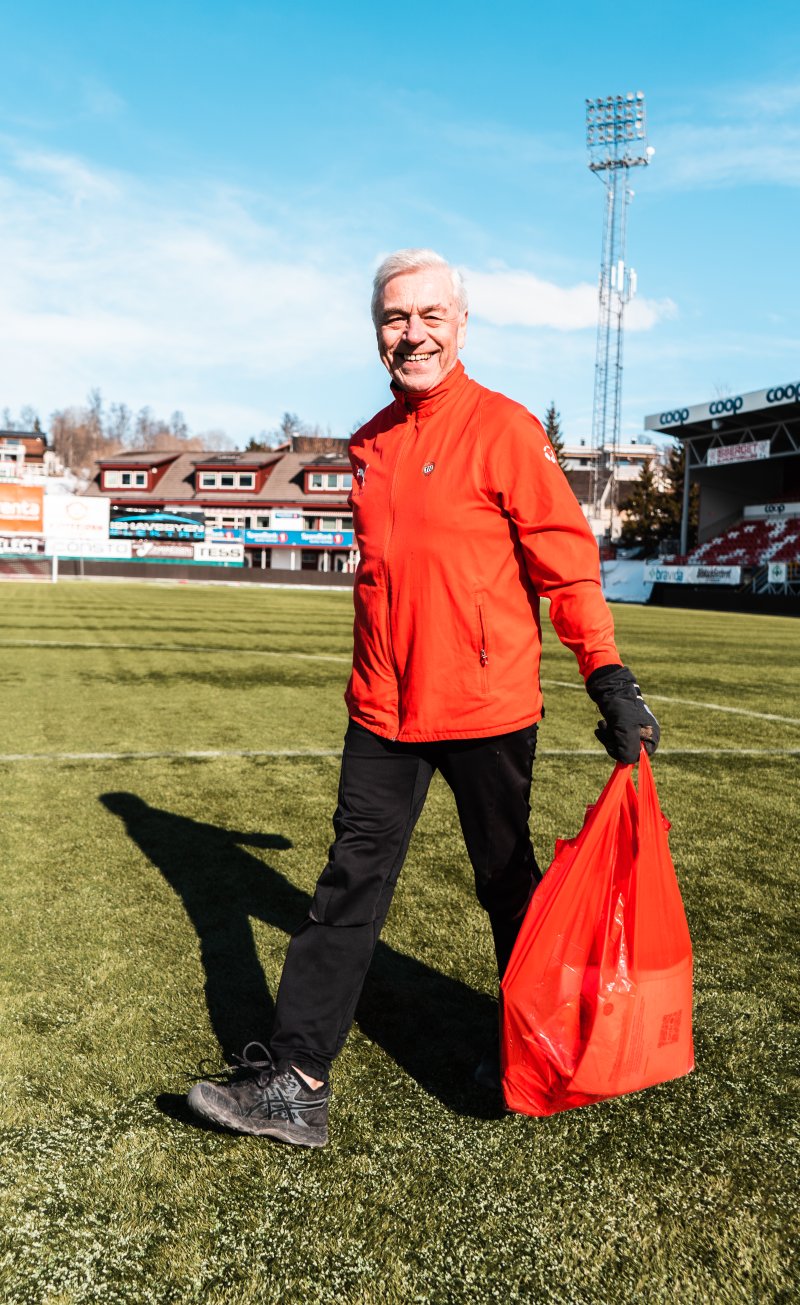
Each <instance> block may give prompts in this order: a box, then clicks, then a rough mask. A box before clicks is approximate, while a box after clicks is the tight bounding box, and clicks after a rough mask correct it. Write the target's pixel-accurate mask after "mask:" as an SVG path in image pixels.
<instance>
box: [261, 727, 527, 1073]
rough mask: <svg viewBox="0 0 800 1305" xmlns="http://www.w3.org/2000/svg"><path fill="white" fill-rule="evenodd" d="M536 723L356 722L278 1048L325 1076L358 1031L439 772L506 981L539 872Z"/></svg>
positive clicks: (283, 1006) (290, 971)
mask: <svg viewBox="0 0 800 1305" xmlns="http://www.w3.org/2000/svg"><path fill="white" fill-rule="evenodd" d="M536 729H537V727H536V725H529V726H527V727H526V728H525V729H521V730H515V731H514V732H513V733H510V734H500V735H497V736H495V737H494V738H485V739H464V740H451V741H448V742H440V743H419V744H416V743H393V742H391V741H389V740H388V739H382V738H379V737H378V736H377V735H376V734H372V733H370V731H369V730H365V729H363V728H362V727H361V726H360V725H356V724H355V723H354V722H352V721H351V722H350V725H349V727H348V729H347V733H346V735H345V741H344V752H343V754H342V770H341V778H340V781H339V801H338V806H337V808H336V813H335V815H334V817H333V826H334V831H335V842H334V844H333V846H332V847H331V849H330V852H329V860H328V864H327V865H326V867H325V869H324V870H323V872H322V875H321V876H320V879H319V882H318V883H317V888H316V892H315V894H314V898H313V901H312V903H311V909H310V911H309V915H308V918H307V919H306V920H305V921H304V922H303V923H302V924H301V926H300V928H299V929H298V930H297V931H296V932H295V933H294V934H293V935H292V938H291V941H290V943H289V950H288V952H287V954H286V962H285V965H284V969H283V975H282V977H281V982H280V986H279V989H278V995H277V999H276V1004H275V1023H274V1028H273V1033H272V1037H271V1039H270V1047H271V1051H272V1054H273V1056H274V1057H275V1059H276V1060H288V1061H290V1062H291V1063H292V1064H294V1065H296V1066H297V1068H298V1069H302V1070H303V1071H304V1072H305V1073H307V1074H310V1075H312V1076H313V1077H315V1078H319V1079H323V1080H325V1079H327V1078H328V1075H329V1073H330V1067H331V1062H332V1061H333V1060H334V1058H335V1056H337V1055H338V1053H339V1051H341V1049H342V1046H343V1044H344V1041H345V1038H346V1037H347V1034H348V1032H349V1030H350V1026H351V1024H352V1022H353V1018H354V1015H355V1009H356V1005H357V1002H358V998H359V996H360V994H361V989H362V987H363V985H364V980H365V978H366V975H367V970H368V969H369V965H370V961H371V960H372V954H373V952H374V950H375V944H376V943H377V941H378V938H379V936H380V932H381V929H382V928H383V923H384V920H385V919H386V915H387V913H388V910H389V906H390V904H391V900H392V895H393V893H394V889H395V885H396V883H397V879H398V876H399V874H400V870H401V868H402V865H403V861H404V860H405V856H406V852H407V850H408V844H409V840H410V838H411V834H412V831H413V829H414V826H415V824H416V823H417V820H418V819H419V815H420V812H421V811H422V807H423V805H424V802H425V797H426V795H427V792H428V788H429V786H430V782H431V779H432V778H433V775H434V772H435V771H436V770H439V771H441V774H442V775H443V777H444V779H445V780H446V782H447V783H448V784H449V786H450V788H451V789H452V791H453V795H454V797H455V800H456V806H457V808H458V815H459V819H460V821H461V829H462V832H463V835H464V841H465V843H466V847H467V852H468V854H469V859H470V861H471V863H472V868H473V870H474V872H475V888H476V891H477V895H478V901H479V902H480V903H481V905H482V906H483V907H484V909H485V910H486V911H487V912H488V915H489V921H490V923H491V927H492V934H493V937H494V946H495V953H496V955H497V968H498V973H499V974H500V976H502V974H503V972H504V970H505V967H506V965H507V963H508V959H509V957H510V955H511V949H512V947H513V945H514V941H515V939H516V937H517V933H518V932H519V928H520V925H521V924H522V920H523V917H524V915H525V911H526V908H527V906H528V903H529V902H530V899H531V896H532V895H533V891H534V889H535V887H536V885H537V884H538V882H539V880H540V879H541V875H540V873H539V867H538V865H537V864H536V858H535V856H534V852H533V847H532V845H531V840H530V833H529V830H528V817H529V815H530V790H531V773H532V769H533V759H534V754H535V751H536Z"/></svg>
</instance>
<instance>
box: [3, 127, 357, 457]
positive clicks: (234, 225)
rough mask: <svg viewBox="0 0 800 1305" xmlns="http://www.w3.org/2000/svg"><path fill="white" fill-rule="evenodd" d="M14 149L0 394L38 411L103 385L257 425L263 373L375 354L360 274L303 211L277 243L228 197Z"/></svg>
mask: <svg viewBox="0 0 800 1305" xmlns="http://www.w3.org/2000/svg"><path fill="white" fill-rule="evenodd" d="M11 155H12V161H13V164H12V167H11V168H8V169H6V176H5V177H4V178H3V179H2V180H1V181H0V247H2V249H3V259H2V261H1V262H0V350H2V354H3V359H4V371H5V374H6V377H7V383H6V386H5V387H4V396H3V402H4V403H16V404H21V403H25V402H29V403H32V404H33V405H34V406H35V407H37V408H38V409H39V410H40V411H41V412H42V413H43V414H46V413H47V412H48V411H49V410H51V409H52V408H54V407H57V406H61V405H63V404H65V403H70V402H75V401H79V400H81V399H82V398H83V396H84V394H85V393H86V390H87V389H88V388H89V386H91V385H99V386H101V388H102V389H103V390H104V392H105V393H106V394H107V395H108V397H109V398H115V399H117V398H118V399H124V400H126V401H128V402H132V403H134V404H135V405H137V406H138V405H139V404H142V403H150V404H153V406H158V405H160V404H161V405H163V406H164V407H165V409H166V410H167V411H169V410H171V409H172V408H174V407H185V408H186V410H187V412H188V411H190V410H192V408H193V407H194V409H195V411H196V412H197V417H196V422H198V423H199V424H202V425H204V426H208V425H212V424H215V425H219V424H223V425H225V424H226V423H223V422H221V420H220V419H219V415H220V414H221V412H222V410H223V408H224V406H225V400H226V398H229V400H230V404H229V413H230V423H231V424H228V429H231V427H232V424H233V423H236V427H237V428H236V429H235V431H234V432H233V433H236V434H247V433H248V432H252V430H253V429H258V428H259V427H260V426H261V425H263V424H265V423H264V420H263V418H262V419H260V420H259V419H258V418H257V416H256V413H257V401H256V402H252V400H254V399H256V396H257V395H258V393H259V386H262V387H263V389H264V390H266V389H267V388H268V385H267V382H268V378H274V377H276V376H282V375H286V374H291V373H292V372H293V371H294V372H295V373H296V372H297V371H298V370H300V371H302V369H303V368H304V367H306V368H308V369H309V371H310V370H311V369H312V367H313V366H314V365H316V366H317V367H318V366H319V362H320V358H321V356H322V355H323V352H324V365H325V367H326V368H328V369H336V368H337V367H338V368H341V369H345V368H347V367H350V366H354V365H357V366H360V365H361V364H362V363H363V360H364V358H365V357H367V356H371V353H372V350H373V348H374V346H373V343H372V336H371V332H370V327H369V321H368V313H367V311H366V308H365V305H366V303H367V295H368V276H369V273H368V269H363V270H359V271H356V270H354V269H353V268H351V267H350V266H349V265H348V264H347V263H342V261H341V257H340V258H338V259H337V258H336V257H335V256H334V255H333V253H332V252H331V250H330V249H329V248H328V246H327V245H326V234H325V232H324V231H323V230H319V229H313V228H310V227H309V226H308V224H306V225H305V227H304V226H303V222H302V219H301V218H300V217H297V218H296V221H295V224H294V226H293V227H291V226H289V224H286V223H285V222H281V226H282V228H283V229H284V230H289V231H290V233H291V234H290V236H289V237H287V238H285V239H279V238H278V236H277V235H276V231H275V229H274V228H273V227H271V226H270V225H269V224H268V223H267V222H265V221H263V220H259V219H258V218H256V217H254V215H253V211H252V210H251V208H249V207H248V206H247V204H246V203H244V202H243V201H242V199H241V197H240V196H238V195H236V194H233V193H231V192H225V193H219V192H215V193H209V192H208V191H207V190H206V191H205V192H203V191H202V190H194V191H193V192H192V194H191V196H190V197H188V198H187V197H184V196H183V195H178V194H176V193H173V194H170V193H169V192H168V191H166V190H164V189H160V190H158V191H157V190H156V189H155V188H152V189H150V188H147V187H143V186H141V185H140V184H139V183H136V182H134V181H133V180H132V179H130V178H127V177H125V176H124V175H119V174H116V175H112V174H107V173H104V172H101V171H98V170H97V169H92V168H90V167H88V166H86V165H85V164H84V163H83V162H82V161H81V160H79V159H75V158H72V157H70V156H66V155H58V154H54V153H52V152H43V151H30V150H13V151H11ZM262 207H263V204H262ZM248 387H249V390H250V392H249V393H248V395H247V398H246V400H244V401H242V399H243V396H242V393H241V391H242V390H243V389H245V388H248ZM278 402H280V401H279V400H278ZM274 403H275V400H274V398H273V399H272V402H271V406H272V405H274ZM212 411H213V414H214V416H213V418H212V417H210V416H208V415H207V414H210V413H211V412H212ZM239 422H242V423H246V424H244V426H243V428H242V427H239Z"/></svg>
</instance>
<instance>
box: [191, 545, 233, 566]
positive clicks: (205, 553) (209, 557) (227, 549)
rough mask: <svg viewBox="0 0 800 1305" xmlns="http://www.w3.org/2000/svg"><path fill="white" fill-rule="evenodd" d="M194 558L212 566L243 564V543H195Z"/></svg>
mask: <svg viewBox="0 0 800 1305" xmlns="http://www.w3.org/2000/svg"><path fill="white" fill-rule="evenodd" d="M194 560H195V562H207V563H211V565H212V566H244V545H243V544H195V546H194Z"/></svg>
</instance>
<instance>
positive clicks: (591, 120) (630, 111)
mask: <svg viewBox="0 0 800 1305" xmlns="http://www.w3.org/2000/svg"><path fill="white" fill-rule="evenodd" d="M586 144H587V147H588V150H589V167H590V169H591V171H592V172H593V173H594V174H595V176H596V177H599V178H600V180H601V181H602V182H603V185H604V186H605V188H606V200H605V211H604V215H603V253H602V260H601V263H600V282H599V299H600V304H599V312H598V317H597V351H596V354H595V365H594V406H593V409H592V445H593V447H594V450H595V458H594V460H593V464H594V465H593V471H592V502H593V505H594V510H595V514H599V511H600V500H601V498H602V493H603V491H602V486H601V477H600V472H601V470H602V471H607V472H608V473H609V478H610V485H609V500H610V521H609V534H610V533H611V530H612V529H613V524H614V512H615V509H616V497H617V494H616V463H617V453H618V449H619V425H620V404H621V399H622V339H623V329H624V314H625V305H626V304H628V303H630V301H631V299H632V298H633V296H634V295H635V293H636V273H635V272H634V270H633V268H630V267H626V265H625V236H626V227H627V216H628V205H629V203H630V201H631V200H632V199H633V191H632V190H631V189H630V188H629V186H628V169H629V168H638V167H646V166H647V164H648V163H649V162H650V159H651V157H652V155H653V154H654V153H655V151H654V150H653V149H651V148H649V147H648V146H647V128H646V126H645V112H644V95H643V93H642V92H641V91H637V92H636V94H633V93H629V94H628V95H608V96H606V98H605V99H599V100H587V101H586ZM606 449H608V450H609V452H608V454H607V455H604V450H606Z"/></svg>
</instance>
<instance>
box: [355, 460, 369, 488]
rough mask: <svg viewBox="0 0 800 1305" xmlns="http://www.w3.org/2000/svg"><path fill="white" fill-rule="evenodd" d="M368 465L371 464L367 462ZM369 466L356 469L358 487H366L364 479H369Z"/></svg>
mask: <svg viewBox="0 0 800 1305" xmlns="http://www.w3.org/2000/svg"><path fill="white" fill-rule="evenodd" d="M368 466H369V463H367V467H368ZM367 467H359V468H358V469H357V470H356V480H357V481H358V488H359V489H363V488H364V481H365V480H366V479H367Z"/></svg>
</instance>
